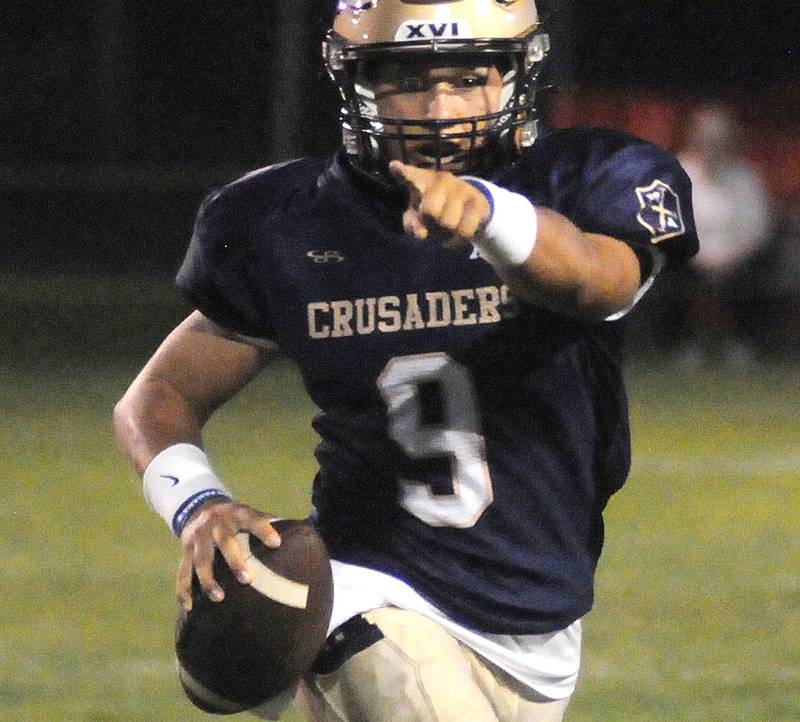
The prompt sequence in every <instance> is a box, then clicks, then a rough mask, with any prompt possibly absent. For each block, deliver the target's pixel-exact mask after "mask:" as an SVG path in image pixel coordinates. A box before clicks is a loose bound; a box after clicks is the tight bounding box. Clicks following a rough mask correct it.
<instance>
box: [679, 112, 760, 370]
mask: <svg viewBox="0 0 800 722" xmlns="http://www.w3.org/2000/svg"><path fill="white" fill-rule="evenodd" d="M679 159H680V161H681V164H682V165H683V167H684V169H685V170H686V172H687V173H688V175H689V178H690V179H691V181H692V187H693V199H694V213H695V221H696V227H697V234H698V237H699V238H701V239H702V241H703V242H702V244H701V245H700V251H699V252H698V254H697V255H696V256H695V257H694V259H693V260H692V262H691V263H690V264H689V265H688V266H687V267H685V269H684V270H683V279H682V280H683V283H679V284H678V287H681V288H682V289H683V293H685V294H686V296H687V297H686V298H684V299H681V300H680V301H679V302H678V303H676V304H675V308H676V309H680V311H679V312H684V311H683V310H684V309H685V313H687V314H688V318H687V319H685V320H686V321H687V323H688V326H687V327H686V328H684V329H682V338H683V339H684V346H683V347H682V350H681V353H680V359H681V360H682V361H683V362H684V363H687V364H690V365H694V364H698V363H701V362H702V361H703V359H704V357H706V356H709V355H710V356H712V357H720V358H722V359H723V360H724V361H726V362H729V363H731V364H733V365H737V366H747V365H749V364H750V363H751V362H752V361H753V360H754V358H755V341H754V333H755V331H754V329H755V327H756V326H757V324H758V323H759V317H760V316H761V313H760V312H759V309H758V307H757V306H758V303H757V299H758V298H759V297H760V295H761V293H760V288H759V283H757V281H758V280H760V278H761V276H760V274H757V273H756V270H757V267H758V266H759V262H760V261H761V256H762V255H763V254H764V253H765V252H766V249H767V245H768V243H769V240H770V234H771V233H772V228H773V210H772V208H771V204H770V198H769V196H768V195H767V191H766V188H765V185H764V183H763V181H762V178H761V175H760V173H759V171H758V169H757V168H756V167H755V166H754V165H752V164H751V163H750V162H749V161H748V160H747V158H746V157H745V155H744V153H743V150H742V142H741V130H740V128H739V125H738V123H737V121H736V119H735V117H734V115H733V113H732V112H731V111H730V109H728V108H726V107H725V106H723V105H721V104H706V105H702V106H700V107H698V108H697V109H696V110H695V111H694V113H693V114H692V117H691V119H690V121H689V128H688V133H687V138H686V145H685V149H684V151H683V152H682V153H681V154H679Z"/></svg>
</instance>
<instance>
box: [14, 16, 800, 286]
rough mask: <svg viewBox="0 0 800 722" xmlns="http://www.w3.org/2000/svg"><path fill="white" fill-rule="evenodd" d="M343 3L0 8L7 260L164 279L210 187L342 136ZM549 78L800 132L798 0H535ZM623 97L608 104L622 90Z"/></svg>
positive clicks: (579, 88) (18, 266) (578, 93)
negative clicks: (334, 62)
mask: <svg viewBox="0 0 800 722" xmlns="http://www.w3.org/2000/svg"><path fill="white" fill-rule="evenodd" d="M332 5H333V1H332V0H328V1H323V0H260V1H258V2H256V1H255V0H243V1H241V2H236V3H220V2H207V1H201V0H196V1H185V2H174V3H167V4H159V3H152V2H150V1H149V0H148V1H145V0H128V2H122V0H103V1H102V2H101V1H100V0H96V1H95V2H65V1H60V0H50V1H48V2H40V3H29V2H19V1H17V0H6V1H5V2H4V3H3V5H2V10H0V77H2V83H1V84H0V121H1V122H2V135H0V138H1V139H2V140H0V214H2V218H3V223H2V225H0V270H6V271H8V270H11V271H26V272H27V271H35V270H40V269H43V268H46V269H50V270H55V271H66V272H71V271H85V270H87V269H89V270H95V271H98V272H106V273H123V274H137V273H171V272H172V271H173V270H174V268H175V265H176V264H177V263H178V262H179V260H180V257H181V254H182V251H183V247H184V245H185V242H186V239H187V238H188V234H189V232H190V228H191V222H192V217H193V215H194V210H195V208H196V206H197V204H198V202H199V201H200V199H201V197H202V196H203V195H204V193H205V192H206V191H207V190H208V189H209V188H210V187H212V186H213V185H214V184H216V183H219V182H222V181H225V180H229V179H231V178H233V177H235V176H236V175H237V174H238V173H239V172H241V171H243V170H246V169H249V168H253V167H258V166H261V165H265V164H267V163H269V162H272V161H277V160H281V159H285V158H288V157H292V156H296V155H301V154H306V153H316V152H324V151H327V150H329V149H331V148H333V147H334V146H335V145H336V143H337V141H338V135H339V131H338V125H337V119H336V110H337V100H336V96H335V93H334V91H333V88H332V87H331V86H330V84H329V82H328V80H327V78H326V76H325V75H324V73H323V69H322V66H321V62H320V59H319V45H320V41H321V38H322V36H323V34H324V30H325V28H326V26H327V24H328V22H329V21H330V18H331V17H332V12H331V8H332ZM541 7H542V12H543V15H544V16H545V18H546V20H547V21H548V25H549V28H550V30H551V35H552V36H553V48H554V50H553V60H552V63H551V68H550V74H549V75H550V79H551V80H553V81H554V82H555V83H556V84H557V85H558V86H559V87H560V88H562V89H564V90H566V91H567V92H568V93H570V97H571V98H573V99H575V101H576V102H577V103H578V104H580V102H581V99H582V98H583V97H588V96H589V95H592V97H595V98H596V97H597V96H598V95H602V94H604V93H605V94H608V97H609V98H612V97H614V96H613V94H614V93H618V92H620V90H624V91H626V92H646V93H647V94H648V95H649V97H655V98H657V99H664V100H665V101H669V102H672V103H673V104H675V103H677V104H680V103H682V102H689V101H692V100H697V99H702V98H706V97H712V98H716V97H721V98H733V99H735V101H736V103H737V105H738V107H739V108H740V109H741V111H742V113H743V114H744V115H746V116H748V117H750V118H751V119H753V120H754V121H756V122H757V123H759V122H760V123H761V125H760V126H759V133H760V134H762V135H763V134H764V133H765V132H766V135H764V136H763V139H764V142H765V143H768V142H769V132H770V128H771V127H773V126H775V127H780V128H781V130H782V131H786V128H787V126H792V127H793V126H794V125H796V126H797V128H798V129H799V130H800V108H798V103H797V102H796V101H797V99H798V98H800V91H798V88H800V57H799V55H800V39H799V38H800V22H799V21H800V7H799V6H798V4H797V3H796V2H792V1H790V0H779V1H776V2H769V1H767V0H758V1H756V2H742V1H741V0H734V1H732V2H719V1H718V0H714V1H713V2H690V1H689V0H662V1H661V2H643V1H641V0H637V1H632V0H622V1H620V2H611V1H610V0H570V1H569V2H557V1H555V0H551V1H550V2H547V3H544V2H543V3H542V4H541ZM612 102H613V101H612Z"/></svg>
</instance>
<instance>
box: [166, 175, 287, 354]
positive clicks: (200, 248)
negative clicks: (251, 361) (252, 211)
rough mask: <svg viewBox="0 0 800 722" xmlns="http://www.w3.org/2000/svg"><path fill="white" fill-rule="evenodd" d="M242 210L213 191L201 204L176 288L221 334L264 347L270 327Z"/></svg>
mask: <svg viewBox="0 0 800 722" xmlns="http://www.w3.org/2000/svg"><path fill="white" fill-rule="evenodd" d="M246 229H247V214H246V212H245V209H242V208H240V207H238V204H237V203H236V202H235V201H234V200H232V199H231V198H229V197H228V196H227V195H226V193H225V191H224V190H223V191H217V192H214V193H212V194H210V195H209V196H207V197H206V198H205V200H204V201H203V203H202V205H201V206H200V210H199V212H198V214H197V218H196V220H195V224H194V232H193V234H192V240H191V243H190V244H189V248H188V250H187V252H186V256H185V257H184V260H183V264H182V265H181V268H180V270H179V271H178V276H177V279H176V283H177V285H178V288H179V289H180V290H181V291H182V292H183V294H184V295H185V296H186V297H187V298H188V299H189V301H190V302H191V303H192V304H193V305H194V306H195V308H197V309H198V310H199V311H201V312H202V313H203V314H204V315H205V316H207V317H208V318H210V319H211V320H212V321H214V322H215V323H217V324H219V325H220V326H222V327H223V328H225V329H227V330H229V331H232V332H234V333H236V334H238V335H240V336H243V337H246V338H248V339H259V340H264V341H269V340H270V339H271V338H272V324H271V322H270V319H269V315H268V311H267V308H266V305H267V304H266V303H265V302H264V300H263V298H262V294H261V293H260V290H259V288H260V287H259V284H258V283H257V282H256V279H255V278H254V277H253V273H254V267H255V266H256V265H257V263H256V262H255V259H254V258H253V253H252V248H251V240H250V238H249V234H248V233H247V230H246Z"/></svg>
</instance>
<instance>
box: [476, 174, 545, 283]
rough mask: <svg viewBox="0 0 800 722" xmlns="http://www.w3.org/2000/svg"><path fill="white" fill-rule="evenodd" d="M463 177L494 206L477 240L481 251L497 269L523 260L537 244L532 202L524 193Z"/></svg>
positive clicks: (536, 226) (514, 264) (535, 219)
mask: <svg viewBox="0 0 800 722" xmlns="http://www.w3.org/2000/svg"><path fill="white" fill-rule="evenodd" d="M461 178H462V180H465V181H467V182H468V183H470V184H471V185H473V186H475V187H476V188H478V189H479V190H480V191H482V192H483V193H484V194H485V195H486V197H487V198H488V199H489V205H490V206H491V209H492V212H491V216H490V217H489V223H487V224H486V227H485V228H484V230H483V233H482V234H481V236H480V237H479V238H478V239H476V241H475V244H474V245H475V246H476V247H477V249H478V251H480V253H481V255H482V256H483V257H484V258H486V260H487V261H489V263H491V264H492V265H493V266H495V267H497V268H509V267H513V266H519V265H521V264H522V263H524V262H525V261H526V260H527V259H528V256H530V255H531V252H532V251H533V248H534V246H535V245H536V238H537V234H538V231H539V220H538V218H537V216H536V209H535V208H534V207H533V204H532V203H531V202H530V201H529V200H528V199H527V198H526V197H525V196H523V195H520V194H519V193H513V192H512V191H509V190H506V189H505V188H501V187H500V186H498V185H495V184H494V183H489V181H485V180H483V179H482V178H473V177H472V176H462V177H461Z"/></svg>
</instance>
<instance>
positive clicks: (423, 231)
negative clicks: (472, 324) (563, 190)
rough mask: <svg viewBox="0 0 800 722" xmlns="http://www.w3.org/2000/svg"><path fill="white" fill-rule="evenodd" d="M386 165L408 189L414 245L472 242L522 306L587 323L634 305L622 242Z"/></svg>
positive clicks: (634, 263)
mask: <svg viewBox="0 0 800 722" xmlns="http://www.w3.org/2000/svg"><path fill="white" fill-rule="evenodd" d="M390 167H391V170H392V172H393V173H394V174H395V175H396V177H398V178H399V179H401V180H402V181H403V182H404V183H405V184H406V185H407V186H408V187H409V191H410V203H409V207H408V209H407V210H406V212H405V215H404V216H403V223H404V227H405V230H406V232H407V233H409V234H411V235H414V236H415V237H417V238H419V239H425V238H428V237H429V235H430V234H431V233H432V232H433V233H436V234H441V233H444V242H445V244H446V245H448V246H450V247H457V246H459V245H463V244H466V243H472V244H473V245H475V246H476V247H477V248H478V249H479V250H480V251H481V252H482V254H483V255H484V256H485V257H487V259H488V260H489V261H490V262H491V263H492V264H493V265H494V267H495V269H496V270H497V271H498V273H499V274H500V275H501V276H502V277H503V279H504V280H505V281H506V282H507V283H508V284H509V286H510V287H511V289H512V290H513V291H514V292H515V293H516V294H517V295H518V296H520V297H522V298H524V299H525V300H528V301H530V302H533V303H536V304H538V305H542V306H545V307H547V308H550V309H552V310H554V311H559V312H562V313H567V314H570V315H573V316H578V317H581V318H586V319H589V320H600V319H604V318H607V317H609V316H611V315H612V314H614V313H617V312H619V311H622V310H624V309H626V308H628V307H629V306H630V305H631V304H632V303H633V302H634V299H635V297H636V293H637V291H638V290H639V287H640V285H641V280H642V273H641V267H640V263H639V259H638V257H637V255H636V253H634V251H633V250H632V249H631V247H630V246H629V245H628V244H626V243H624V242H622V241H620V240H617V239H616V238H612V237H611V236H607V235H602V234H598V233H585V232H583V231H581V229H579V228H578V227H577V226H576V225H575V224H574V223H572V222H571V221H570V220H569V219H567V218H566V217H565V216H563V215H561V214H560V213H557V212H556V211H553V210H550V209H546V208H541V207H539V208H536V209H535V210H534V209H533V206H531V204H530V202H529V201H528V200H527V199H525V198H524V197H523V196H519V195H517V194H511V193H509V192H508V191H503V193H504V194H508V195H507V196H505V197H504V198H505V200H504V201H503V202H504V203H509V202H510V203H511V205H510V206H508V205H507V206H506V207H504V208H502V209H498V208H493V207H492V203H493V202H492V201H490V195H489V194H487V193H486V192H485V190H484V189H482V188H481V184H480V183H471V182H468V181H467V180H464V179H462V178H459V177H457V176H455V175H453V174H451V173H447V172H442V171H433V170H428V169H422V168H415V167H412V166H407V165H403V164H402V163H399V162H397V161H393V162H392V164H391V166H390ZM512 196H513V197H512ZM514 204H516V207H515V206H514ZM490 219H491V222H490Z"/></svg>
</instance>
